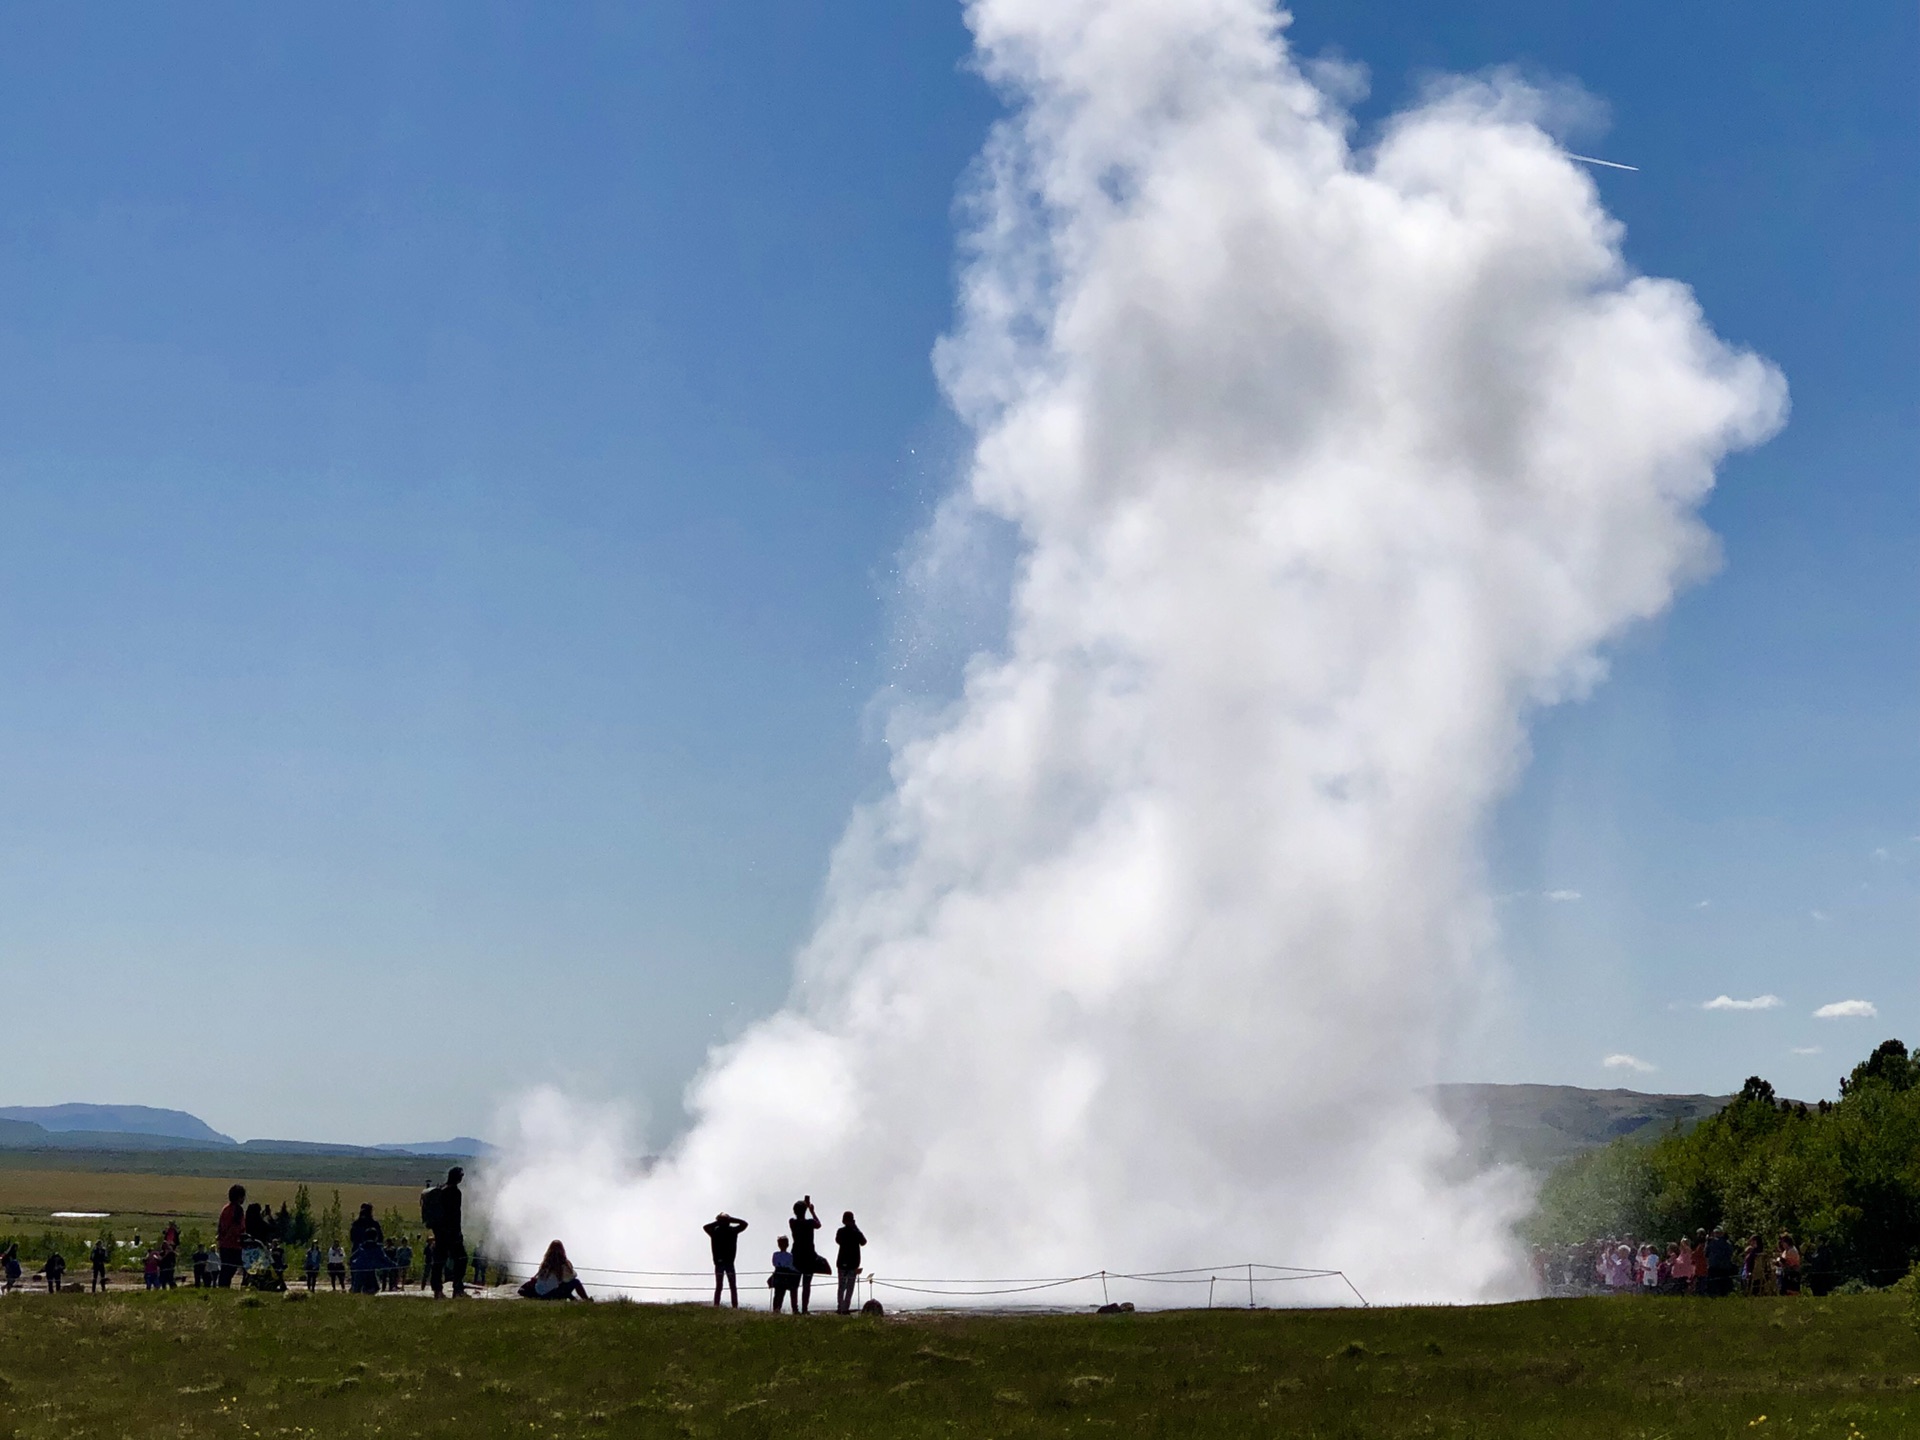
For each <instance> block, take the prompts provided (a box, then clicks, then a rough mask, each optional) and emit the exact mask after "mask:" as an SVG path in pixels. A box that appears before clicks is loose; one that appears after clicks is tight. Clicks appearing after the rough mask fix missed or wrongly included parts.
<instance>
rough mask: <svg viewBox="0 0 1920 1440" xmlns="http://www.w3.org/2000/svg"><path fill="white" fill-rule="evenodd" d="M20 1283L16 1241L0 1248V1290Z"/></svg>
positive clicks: (18, 1246) (18, 1253)
mask: <svg viewBox="0 0 1920 1440" xmlns="http://www.w3.org/2000/svg"><path fill="white" fill-rule="evenodd" d="M19 1283H20V1245H19V1242H18V1241H14V1242H11V1243H9V1244H8V1246H7V1248H6V1249H4V1250H0V1290H11V1289H13V1287H14V1286H16V1285H18V1284H19Z"/></svg>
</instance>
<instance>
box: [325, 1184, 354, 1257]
mask: <svg viewBox="0 0 1920 1440" xmlns="http://www.w3.org/2000/svg"><path fill="white" fill-rule="evenodd" d="M319 1231H320V1242H321V1244H323V1245H326V1246H328V1247H332V1246H334V1245H344V1244H346V1241H347V1221H346V1217H345V1215H344V1214H342V1213H341V1209H340V1192H339V1191H338V1190H336V1191H334V1192H333V1199H332V1201H331V1202H330V1203H329V1204H328V1205H327V1208H326V1209H324V1210H322V1211H321V1212H320V1224H319Z"/></svg>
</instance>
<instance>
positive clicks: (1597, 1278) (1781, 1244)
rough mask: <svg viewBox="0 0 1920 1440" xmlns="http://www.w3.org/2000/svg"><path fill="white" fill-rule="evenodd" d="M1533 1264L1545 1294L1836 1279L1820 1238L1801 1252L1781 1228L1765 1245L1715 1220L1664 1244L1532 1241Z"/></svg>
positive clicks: (1783, 1285) (1825, 1284) (1788, 1287)
mask: <svg viewBox="0 0 1920 1440" xmlns="http://www.w3.org/2000/svg"><path fill="white" fill-rule="evenodd" d="M1533 1264H1534V1271H1535V1274H1536V1275H1537V1276H1538V1278H1539V1280H1540V1284H1541V1287H1542V1289H1544V1290H1546V1291H1547V1292H1548V1293H1550V1294H1555V1293H1557V1294H1568V1293H1579V1292H1588V1293H1591V1292H1593V1291H1601V1292H1605V1293H1608V1294H1614V1295H1633V1294H1638V1295H1705V1296H1727V1295H1798V1294H1800V1293H1801V1291H1802V1290H1803V1289H1804V1290H1806V1291H1807V1292H1808V1293H1810V1294H1814V1295H1825V1294H1827V1293H1828V1292H1829V1291H1830V1290H1832V1289H1833V1288H1834V1286H1835V1285H1837V1284H1838V1283H1839V1280H1840V1277H1839V1275H1838V1273H1837V1271H1836V1269H1835V1265H1834V1257H1833V1252H1832V1250H1831V1249H1830V1247H1828V1246H1827V1245H1826V1244H1825V1243H1824V1242H1821V1241H1816V1242H1815V1244H1814V1245H1813V1246H1812V1247H1811V1248H1810V1249H1808V1250H1807V1251H1806V1253H1805V1254H1804V1255H1803V1254H1802V1253H1801V1250H1800V1247H1799V1246H1798V1245H1796V1244H1795V1243H1794V1238H1793V1236H1792V1235H1791V1234H1788V1233H1786V1232H1785V1231H1783V1232H1781V1234H1780V1237H1779V1239H1778V1240H1777V1241H1776V1242H1775V1243H1773V1244H1772V1245H1769V1244H1767V1243H1766V1242H1765V1241H1764V1240H1763V1239H1762V1238H1761V1237H1760V1236H1758V1235H1750V1236H1748V1237H1747V1239H1746V1241H1745V1242H1744V1243H1741V1244H1736V1243H1735V1242H1734V1241H1733V1240H1731V1239H1729V1238H1728V1236H1727V1232H1726V1231H1725V1230H1724V1229H1721V1228H1719V1227H1715V1228H1714V1229H1712V1230H1700V1231H1697V1232H1696V1233H1695V1234H1694V1236H1693V1238H1692V1239H1688V1238H1686V1237H1685V1236H1682V1237H1681V1238H1680V1239H1678V1240H1674V1241H1671V1242H1669V1243H1667V1244H1661V1243H1659V1242H1657V1241H1653V1240H1635V1239H1620V1238H1612V1239H1605V1240H1593V1241H1589V1242H1588V1243H1586V1244H1584V1245H1565V1246H1560V1247H1557V1248H1551V1249H1537V1250H1535V1251H1534V1253H1533Z"/></svg>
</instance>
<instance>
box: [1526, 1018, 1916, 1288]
mask: <svg viewBox="0 0 1920 1440" xmlns="http://www.w3.org/2000/svg"><path fill="white" fill-rule="evenodd" d="M1716 1225H1719V1226H1724V1227H1725V1228H1726V1230H1727V1233H1728V1234H1729V1235H1736V1236H1745V1235H1760V1236H1762V1237H1764V1238H1765V1239H1767V1240H1768V1241H1771V1240H1772V1239H1773V1238H1774V1237H1775V1236H1777V1235H1779V1234H1780V1233H1781V1232H1782V1231H1786V1232H1788V1233H1790V1234H1792V1235H1793V1236H1794V1237H1795V1238H1796V1239H1797V1240H1798V1241H1799V1242H1800V1243H1801V1244H1802V1245H1810V1244H1814V1243H1818V1242H1822V1241H1824V1242H1825V1243H1826V1244H1827V1246H1828V1247H1830V1250H1831V1252H1832V1254H1833V1257H1834V1261H1835V1264H1836V1267H1837V1268H1838V1270H1839V1271H1840V1273H1841V1274H1842V1275H1845V1276H1847V1277H1850V1278H1857V1279H1860V1280H1862V1281H1865V1282H1866V1283H1867V1284H1870V1285H1887V1284H1891V1283H1893V1282H1894V1281H1896V1280H1899V1279H1900V1278H1901V1277H1902V1276H1904V1275H1905V1274H1906V1273H1907V1271H1908V1270H1909V1269H1910V1268H1911V1267H1912V1265H1913V1263H1914V1262H1915V1260H1916V1259H1920V1058H1916V1057H1915V1056H1914V1055H1911V1054H1909V1053H1908V1051H1907V1047H1906V1046H1905V1045H1904V1044H1902V1043H1901V1042H1900V1041H1898V1040H1888V1041H1886V1042H1884V1043H1883V1044H1881V1045H1880V1046H1879V1047H1878V1048H1877V1049H1875V1050H1874V1052H1873V1053H1872V1054H1871V1055H1870V1056H1868V1057H1867V1058H1866V1059H1865V1060H1863V1061H1861V1062H1860V1063H1859V1064H1858V1065H1856V1066H1854V1067H1853V1070H1852V1072H1851V1073H1850V1074H1849V1075H1848V1076H1847V1077H1846V1078H1845V1079H1844V1080H1842V1081H1841V1082H1840V1099H1839V1100H1838V1101H1836V1102H1828V1101H1825V1100H1822V1101H1820V1102H1819V1103H1818V1104H1817V1105H1807V1104H1805V1103H1802V1102H1796V1101H1792V1100H1783V1099H1781V1098H1780V1097H1779V1096H1777V1095H1776V1094H1775V1093H1774V1089H1773V1086H1772V1085H1771V1084H1769V1083H1768V1082H1767V1081H1765V1080H1763V1079H1761V1078H1760V1077H1759V1076H1757V1075H1755V1076H1752V1077H1750V1078H1749V1079H1748V1080H1747V1083H1746V1085H1745V1086H1744V1087H1742V1089H1741V1091H1740V1093H1739V1095H1737V1096H1736V1097H1735V1098H1734V1099H1733V1101H1732V1102H1731V1103H1730V1104H1728V1105H1727V1106H1726V1108H1725V1109H1723V1110H1721V1111H1720V1112H1719V1113H1718V1114H1715V1115H1712V1116H1709V1117H1707V1118H1706V1119H1704V1120H1700V1121H1698V1122H1696V1123H1694V1124H1693V1125H1691V1126H1687V1125H1683V1124H1680V1123H1677V1122H1676V1124H1675V1125H1674V1126H1673V1128H1671V1129H1670V1130H1668V1131H1667V1132H1666V1133H1664V1134H1662V1135H1660V1136H1659V1137H1658V1138H1656V1139H1654V1140H1652V1141H1651V1142H1649V1141H1647V1140H1645V1139H1643V1138H1641V1137H1639V1136H1626V1137H1623V1138H1621V1139H1619V1140H1616V1141H1614V1142H1613V1143H1611V1144H1609V1145H1606V1146H1603V1147H1601V1148H1600V1149H1598V1150H1591V1151H1588V1152H1587V1153H1586V1154H1584V1155H1577V1156H1575V1157H1574V1158H1573V1159H1571V1160H1568V1161H1567V1162H1565V1163H1564V1164H1563V1165H1561V1166H1560V1168H1559V1169H1557V1170H1555V1171H1554V1172H1553V1174H1552V1175H1550V1176H1549V1177H1548V1178H1547V1181H1546V1183H1545V1185H1544V1186H1543V1187H1542V1189H1541V1194H1540V1203H1539V1205H1538V1207H1537V1208H1536V1210H1535V1212H1534V1216H1533V1219H1532V1221H1531V1222H1530V1225H1529V1229H1530V1232H1531V1233H1530V1235H1529V1238H1530V1239H1531V1240H1532V1241H1533V1242H1534V1243H1536V1244H1539V1245H1573V1244H1581V1243H1584V1242H1586V1241H1590V1240H1597V1239H1602V1238H1613V1237H1620V1238H1627V1237H1634V1238H1640V1239H1651V1240H1673V1239H1677V1238H1679V1237H1681V1236H1683V1235H1684V1236H1691V1235H1693V1234H1694V1233H1695V1232H1696V1231H1697V1230H1700V1229H1702V1228H1706V1229H1711V1228H1712V1227H1714V1226H1716Z"/></svg>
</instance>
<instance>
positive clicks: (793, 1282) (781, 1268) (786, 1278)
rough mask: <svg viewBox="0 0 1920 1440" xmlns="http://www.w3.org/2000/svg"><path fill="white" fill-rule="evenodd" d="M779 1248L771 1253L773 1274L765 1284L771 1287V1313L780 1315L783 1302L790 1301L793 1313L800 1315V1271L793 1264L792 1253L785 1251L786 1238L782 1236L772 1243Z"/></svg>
mask: <svg viewBox="0 0 1920 1440" xmlns="http://www.w3.org/2000/svg"><path fill="white" fill-rule="evenodd" d="M774 1243H775V1244H776V1245H778V1246H779V1247H780V1248H779V1249H778V1250H775V1251H774V1252H773V1273H772V1274H771V1275H769V1276H768V1277H767V1284H768V1285H770V1286H772V1287H773V1313H774V1314H776V1315H778V1314H779V1313H780V1304H781V1302H782V1301H783V1300H788V1299H791V1300H792V1302H793V1306H792V1308H793V1313H794V1314H795V1315H798V1314H799V1313H800V1269H799V1267H798V1266H797V1265H795V1264H794V1263H793V1252H792V1251H790V1250H788V1249H787V1237H786V1236H784V1235H782V1236H781V1237H780V1238H779V1239H778V1240H776V1241H775V1242H774Z"/></svg>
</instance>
